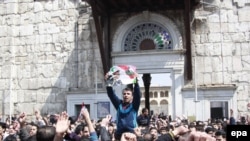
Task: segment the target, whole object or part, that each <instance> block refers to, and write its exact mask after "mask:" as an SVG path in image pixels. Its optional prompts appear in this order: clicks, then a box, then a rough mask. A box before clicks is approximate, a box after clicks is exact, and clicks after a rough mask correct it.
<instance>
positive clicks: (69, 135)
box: [0, 108, 248, 141]
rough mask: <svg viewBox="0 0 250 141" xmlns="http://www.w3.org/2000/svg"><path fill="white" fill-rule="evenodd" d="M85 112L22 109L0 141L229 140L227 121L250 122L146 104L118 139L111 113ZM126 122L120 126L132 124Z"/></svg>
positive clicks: (4, 126) (1, 128)
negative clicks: (190, 115)
mask: <svg viewBox="0 0 250 141" xmlns="http://www.w3.org/2000/svg"><path fill="white" fill-rule="evenodd" d="M81 115H82V117H83V118H82V119H80V118H79V117H76V116H72V117H69V116H68V115H67V112H62V113H61V114H58V115H54V116H50V117H48V118H47V117H42V116H41V115H40V113H39V112H38V111H36V112H35V115H34V116H35V117H36V119H35V120H34V121H32V122H28V121H27V120H26V115H25V113H22V114H20V115H18V116H17V117H16V118H12V120H11V122H10V119H9V118H7V119H6V120H5V122H1V123H0V141H18V140H20V141H116V140H120V141H177V140H179V141H200V140H204V141H226V131H227V130H226V127H227V125H236V124H248V121H247V120H244V119H243V121H242V120H240V121H237V120H235V118H233V117H230V118H229V119H228V120H221V119H217V120H208V121H192V122H190V121H189V120H188V119H187V118H186V117H185V116H182V117H177V118H175V119H171V116H167V115H164V114H159V115H149V112H148V109H147V108H143V109H142V110H141V112H140V114H139V115H138V116H137V118H136V120H137V127H135V128H134V129H133V130H131V131H119V133H121V137H119V139H117V137H116V134H115V132H116V131H117V130H118V129H119V128H118V124H116V122H115V121H113V120H111V119H112V117H111V115H107V116H106V117H104V118H102V119H99V120H98V121H94V120H93V119H91V117H90V115H89V111H88V110H87V109H82V111H81ZM231 115H233V111H231ZM128 124H129V123H128ZM123 126H124V127H120V128H125V127H126V126H128V125H123Z"/></svg>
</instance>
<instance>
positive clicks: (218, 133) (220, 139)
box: [215, 130, 226, 141]
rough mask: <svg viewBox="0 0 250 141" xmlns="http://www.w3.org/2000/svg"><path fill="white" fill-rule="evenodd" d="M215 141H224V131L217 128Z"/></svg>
mask: <svg viewBox="0 0 250 141" xmlns="http://www.w3.org/2000/svg"><path fill="white" fill-rule="evenodd" d="M215 138H216V141H225V140H226V133H225V132H224V131H221V130H218V131H216V132H215Z"/></svg>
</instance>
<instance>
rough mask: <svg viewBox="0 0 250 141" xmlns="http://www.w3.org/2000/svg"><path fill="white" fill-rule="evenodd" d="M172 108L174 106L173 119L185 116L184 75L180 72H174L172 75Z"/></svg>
mask: <svg viewBox="0 0 250 141" xmlns="http://www.w3.org/2000/svg"><path fill="white" fill-rule="evenodd" d="M171 77H172V84H173V85H172V88H171V93H172V102H173V103H172V106H173V116H172V117H173V118H175V117H176V116H182V114H183V97H182V92H181V89H182V87H183V85H184V77H183V73H182V72H181V71H180V70H173V71H172V74H171Z"/></svg>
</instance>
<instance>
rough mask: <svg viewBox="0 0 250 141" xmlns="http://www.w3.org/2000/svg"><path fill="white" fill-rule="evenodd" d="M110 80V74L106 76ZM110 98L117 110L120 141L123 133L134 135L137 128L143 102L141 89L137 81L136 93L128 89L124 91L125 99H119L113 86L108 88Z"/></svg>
mask: <svg viewBox="0 0 250 141" xmlns="http://www.w3.org/2000/svg"><path fill="white" fill-rule="evenodd" d="M105 78H106V79H107V78H108V74H107V75H106V76H105ZM106 89H107V93H108V97H109V99H110V100H111V102H112V104H113V106H114V107H115V109H116V110H117V116H116V125H117V130H116V132H115V138H116V139H117V140H120V138H121V135H122V133H124V132H131V133H134V128H136V127H137V120H136V119H137V115H138V110H139V106H140V102H141V94H140V87H139V84H138V83H137V81H136V82H135V84H134V91H133V90H132V89H131V88H129V87H127V88H125V89H123V91H122V93H123V94H122V97H123V99H119V98H118V96H117V95H116V94H115V92H114V90H113V88H112V86H107V87H106Z"/></svg>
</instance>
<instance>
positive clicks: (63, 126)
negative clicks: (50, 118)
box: [53, 112, 70, 141]
mask: <svg viewBox="0 0 250 141" xmlns="http://www.w3.org/2000/svg"><path fill="white" fill-rule="evenodd" d="M68 117H69V116H68V114H67V113H66V112H62V113H61V114H60V116H59V118H58V120H57V122H56V135H55V137H54V140H53V141H63V135H64V133H66V131H67V130H68V128H69V125H70V121H69V120H68Z"/></svg>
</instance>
